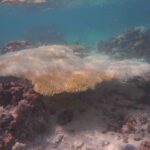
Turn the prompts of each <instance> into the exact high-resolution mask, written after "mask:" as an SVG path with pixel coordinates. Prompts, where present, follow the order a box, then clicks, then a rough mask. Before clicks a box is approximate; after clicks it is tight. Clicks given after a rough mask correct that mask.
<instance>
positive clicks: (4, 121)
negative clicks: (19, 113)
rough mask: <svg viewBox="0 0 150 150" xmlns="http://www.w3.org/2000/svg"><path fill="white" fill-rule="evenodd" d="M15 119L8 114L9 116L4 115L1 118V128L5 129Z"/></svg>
mask: <svg viewBox="0 0 150 150" xmlns="http://www.w3.org/2000/svg"><path fill="white" fill-rule="evenodd" d="M13 119H14V117H13V116H12V115H11V114H9V113H7V114H2V115H1V116H0V128H5V127H7V126H8V125H9V123H10V122H11V121H12V120H13Z"/></svg>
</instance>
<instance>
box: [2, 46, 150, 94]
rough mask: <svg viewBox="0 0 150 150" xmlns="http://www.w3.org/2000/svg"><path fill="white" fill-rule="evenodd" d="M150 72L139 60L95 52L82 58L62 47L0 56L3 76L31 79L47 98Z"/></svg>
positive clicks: (149, 66)
mask: <svg viewBox="0 0 150 150" xmlns="http://www.w3.org/2000/svg"><path fill="white" fill-rule="evenodd" d="M149 71H150V65H149V64H147V63H144V62H140V61H138V60H124V61H117V60H114V59H111V58H109V57H107V56H104V55H101V54H100V53H96V52H95V53H91V54H88V55H87V56H84V57H80V56H79V55H76V54H75V53H74V52H73V50H72V49H71V48H70V47H68V46H63V45H52V46H42V47H39V48H34V49H27V50H24V51H19V52H12V53H8V54H5V55H2V56H0V76H16V77H23V78H26V79H29V80H31V81H32V83H33V85H34V88H35V90H36V91H37V92H39V93H41V94H44V95H53V94H57V93H62V92H77V91H85V90H87V89H89V88H94V86H95V85H96V84H98V83H101V82H102V81H104V80H111V79H114V78H117V79H128V78H132V77H133V76H139V75H143V74H145V73H147V72H149Z"/></svg>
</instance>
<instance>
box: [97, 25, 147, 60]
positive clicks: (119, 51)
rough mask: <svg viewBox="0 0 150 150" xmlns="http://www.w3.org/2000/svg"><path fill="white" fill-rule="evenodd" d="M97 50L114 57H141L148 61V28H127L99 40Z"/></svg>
mask: <svg viewBox="0 0 150 150" xmlns="http://www.w3.org/2000/svg"><path fill="white" fill-rule="evenodd" d="M98 50H99V51H100V52H105V53H106V54H108V55H110V56H111V57H114V58H116V59H128V58H141V59H146V60H148V61H150V30H149V29H147V30H142V29H141V28H136V27H133V28H129V29H127V30H126V31H124V32H122V33H120V34H119V35H118V36H116V37H113V38H111V39H109V40H106V41H103V42H99V43H98Z"/></svg>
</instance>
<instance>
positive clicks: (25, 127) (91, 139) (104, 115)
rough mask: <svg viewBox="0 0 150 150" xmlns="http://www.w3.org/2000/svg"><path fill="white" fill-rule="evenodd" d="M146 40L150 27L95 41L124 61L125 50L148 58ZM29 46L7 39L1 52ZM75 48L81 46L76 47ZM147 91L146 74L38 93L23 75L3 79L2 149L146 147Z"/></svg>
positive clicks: (149, 130)
mask: <svg viewBox="0 0 150 150" xmlns="http://www.w3.org/2000/svg"><path fill="white" fill-rule="evenodd" d="M135 35H136V36H135ZM137 35H138V36H137ZM135 37H136V38H135ZM129 39H130V45H128V41H127V40H129ZM147 41H150V32H149V30H146V31H141V29H136V28H132V29H129V30H127V31H126V32H123V33H121V34H120V35H118V36H117V37H114V38H113V39H111V40H108V41H105V42H102V43H99V44H98V50H99V51H101V50H102V49H104V48H105V49H108V51H105V52H106V53H107V54H108V55H109V54H111V56H112V57H116V59H121V60H124V59H126V58H128V57H129V53H130V51H126V49H129V48H130V49H132V50H133V51H136V50H137V51H138V53H136V54H137V55H135V53H133V55H130V56H131V58H138V59H139V57H141V59H143V58H144V59H145V58H147V59H146V60H147V62H149V51H148V50H150V46H149V44H148V43H147V45H146V42H147ZM31 45H32V44H31V43H30V42H28V41H14V42H10V43H8V44H7V45H6V46H5V47H4V48H2V49H1V53H3V54H4V53H9V52H13V51H20V49H24V48H29V47H32V46H31ZM135 46H136V47H135ZM126 47H127V48H126ZM141 47H144V49H145V51H143V49H141ZM114 48H115V51H113V50H114ZM121 48H122V51H121ZM74 50H75V51H78V52H79V51H84V50H85V49H84V47H82V46H79V45H77V46H76V47H74ZM140 50H142V52H141V51H140ZM115 53H116V54H115ZM139 53H140V55H139ZM93 78H94V77H93ZM149 93H150V73H147V74H144V75H143V76H136V77H133V78H131V79H129V80H128V81H125V82H123V81H119V80H117V79H113V80H109V81H103V82H102V83H101V84H98V85H97V86H96V87H95V88H94V89H89V90H87V91H84V92H77V93H60V94H56V95H53V96H43V95H40V94H38V93H37V92H35V91H34V89H33V85H32V83H31V82H30V81H28V80H26V79H23V78H17V77H12V76H9V77H1V78H0V106H1V107H0V149H1V150H11V149H12V150H54V149H55V150H150V109H149V106H150V94H149Z"/></svg>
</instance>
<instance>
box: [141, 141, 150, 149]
mask: <svg viewBox="0 0 150 150" xmlns="http://www.w3.org/2000/svg"><path fill="white" fill-rule="evenodd" d="M139 150H150V141H143V142H141V144H140V146H139Z"/></svg>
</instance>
